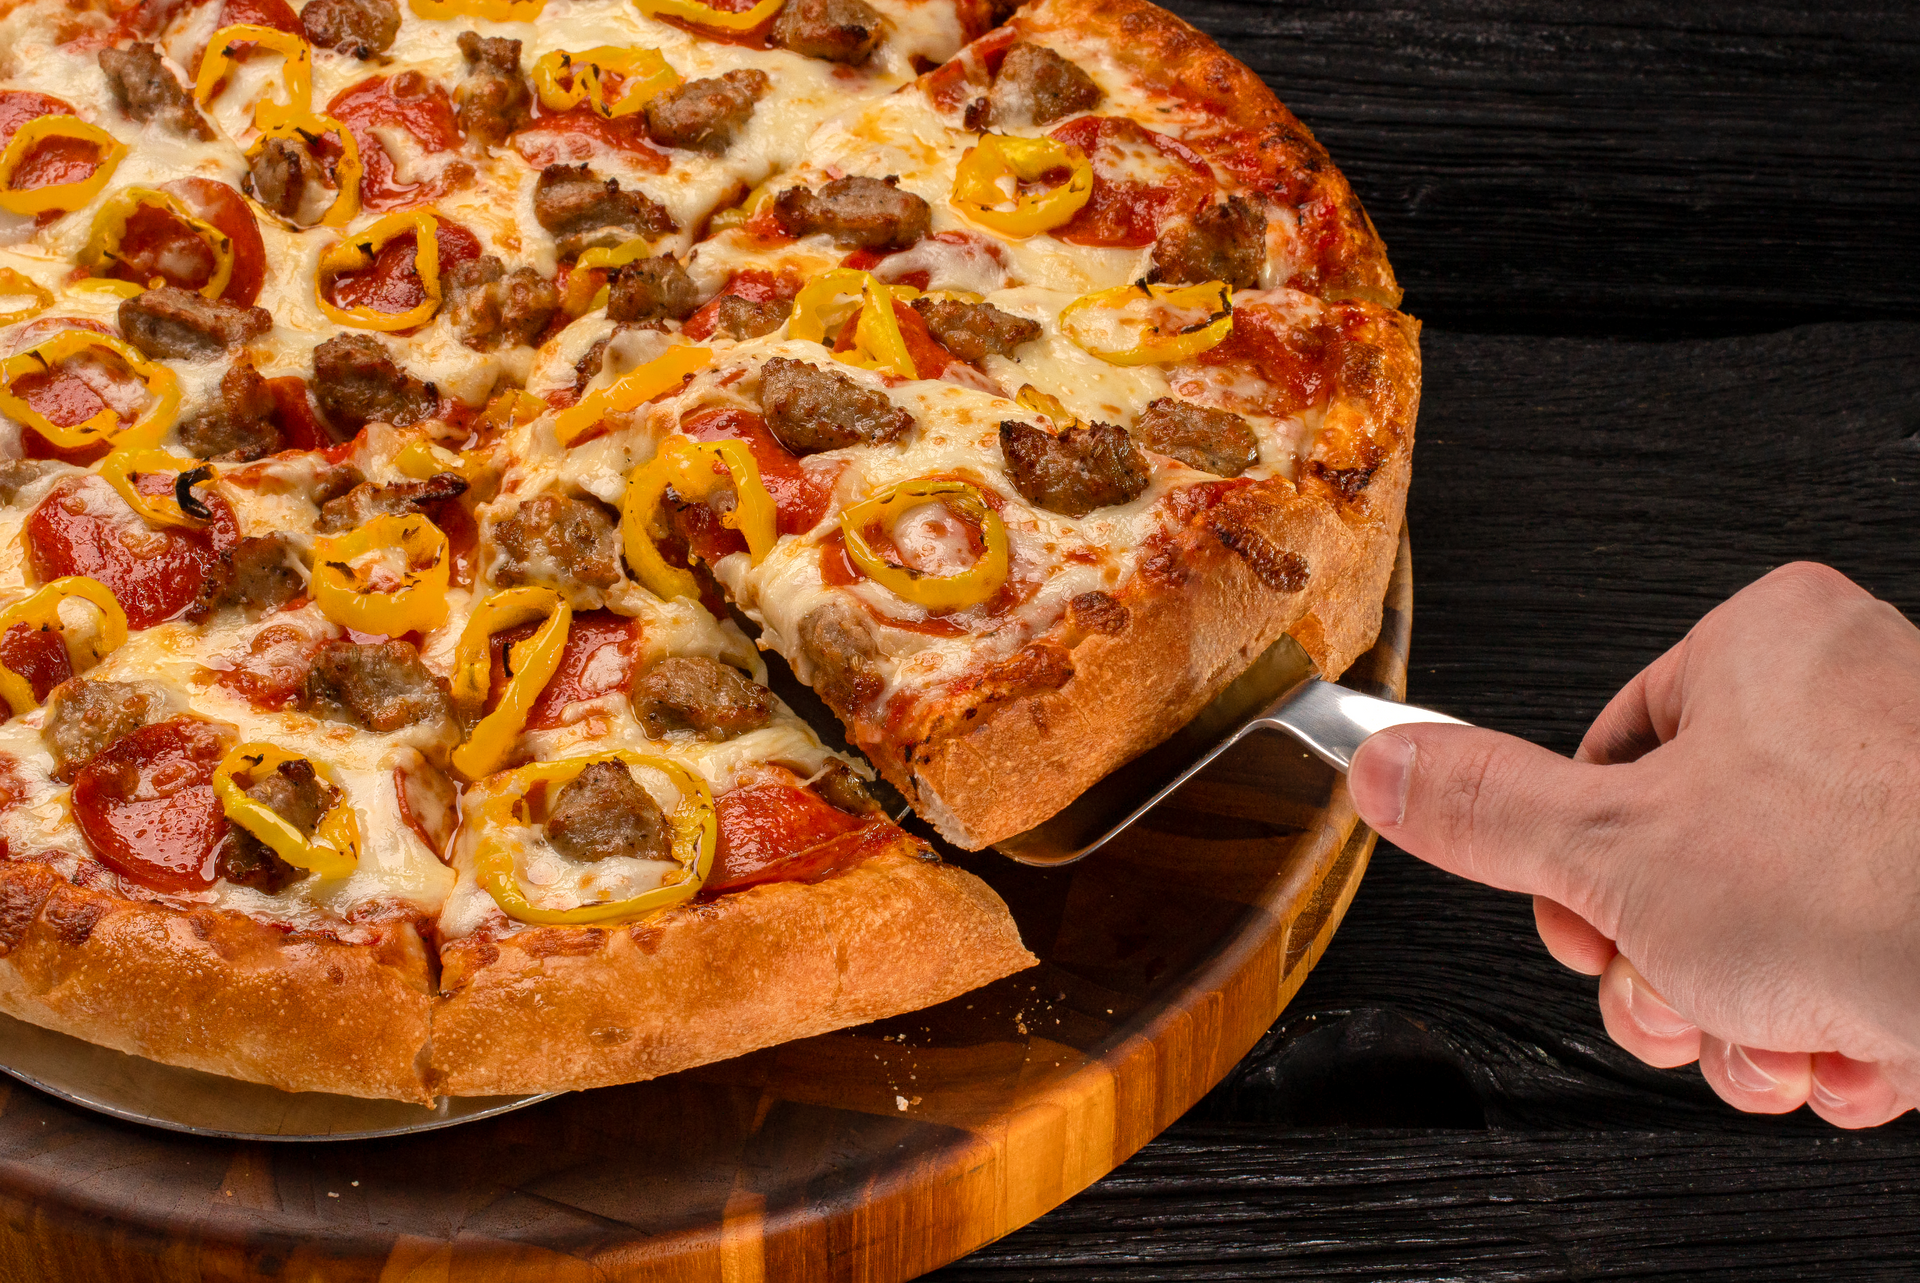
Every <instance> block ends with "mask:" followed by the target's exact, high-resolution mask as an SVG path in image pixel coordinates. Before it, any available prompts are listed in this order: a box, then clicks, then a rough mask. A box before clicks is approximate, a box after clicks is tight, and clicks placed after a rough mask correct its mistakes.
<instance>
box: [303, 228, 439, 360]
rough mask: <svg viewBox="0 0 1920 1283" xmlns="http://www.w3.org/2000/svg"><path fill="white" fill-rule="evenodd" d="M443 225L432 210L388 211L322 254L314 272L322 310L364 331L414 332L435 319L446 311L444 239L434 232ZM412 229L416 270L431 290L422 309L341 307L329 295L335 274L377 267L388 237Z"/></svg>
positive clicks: (426, 289)
mask: <svg viewBox="0 0 1920 1283" xmlns="http://www.w3.org/2000/svg"><path fill="white" fill-rule="evenodd" d="M439 226H440V220H439V219H437V218H435V217H434V216H433V213H432V212H431V211H430V210H424V209H405V210H401V211H400V212H398V213H395V214H388V215H387V216H386V217H385V218H382V219H380V220H379V221H378V222H376V223H374V224H373V225H372V226H370V227H365V228H362V229H361V230H360V231H358V232H356V233H354V234H353V235H352V236H349V237H348V238H347V239H346V240H343V241H340V242H338V243H336V244H334V245H332V246H329V247H328V248H327V250H326V251H325V252H324V253H322V254H321V255H320V266H319V268H318V270H317V271H316V272H315V274H314V289H315V291H316V292H317V297H318V299H319V303H320V310H321V311H322V312H324V313H325V314H326V315H327V318H328V319H329V320H332V321H334V322H336V323H338V324H340V325H352V326H356V327H358V328H360V329H363V330H410V329H412V328H413V327H414V326H416V325H425V324H426V323H427V322H428V321H431V320H432V319H433V314H434V313H435V312H437V311H439V310H440V297H441V296H440V240H439V238H438V237H437V236H435V235H434V233H435V231H436V229H438V228H439ZM408 232H412V233H413V270H414V274H415V275H417V276H418V277H419V278H420V288H421V289H422V290H424V291H425V292H426V298H425V299H423V300H421V302H420V305H419V306H418V307H412V308H408V309H407V310H406V311H404V312H382V311H379V310H378V309H376V308H371V307H366V306H364V305H358V306H354V307H340V306H339V305H337V304H335V303H334V302H333V301H332V300H331V299H329V298H328V297H327V288H328V286H329V285H331V284H332V280H333V278H334V277H335V276H339V275H341V274H343V273H346V272H361V271H365V270H366V269H367V268H369V267H372V266H373V261H374V259H375V258H377V257H378V256H379V253H380V251H381V249H382V248H383V247H384V246H385V245H386V243H387V242H388V241H391V240H394V239H397V238H398V237H401V236H405V235H406V234H407V233H408Z"/></svg>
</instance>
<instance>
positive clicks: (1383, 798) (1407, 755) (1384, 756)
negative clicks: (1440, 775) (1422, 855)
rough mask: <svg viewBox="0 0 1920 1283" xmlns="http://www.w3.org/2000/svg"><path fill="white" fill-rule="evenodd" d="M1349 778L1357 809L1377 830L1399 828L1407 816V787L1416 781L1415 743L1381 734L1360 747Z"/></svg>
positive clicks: (1392, 735) (1389, 732) (1397, 736)
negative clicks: (1414, 767)
mask: <svg viewBox="0 0 1920 1283" xmlns="http://www.w3.org/2000/svg"><path fill="white" fill-rule="evenodd" d="M1354 768H1355V769H1354V770H1353V771H1352V772H1351V774H1350V775H1349V777H1348V783H1349V785H1350V786H1351V787H1352V789H1353V801H1354V805H1355V806H1357V807H1358V808H1359V809H1360V814H1361V815H1362V816H1363V817H1364V818H1365V819H1366V821H1367V822H1368V823H1369V824H1371V825H1373V827H1375V828H1385V827H1391V826H1397V825H1398V824H1399V823H1400V821H1401V820H1402V819H1404V818H1405V817H1406V814H1407V787H1408V785H1409V784H1411V783H1412V781H1413V741H1412V740H1410V739H1408V738H1407V737H1406V736H1404V735H1396V734H1395V733H1394V732H1392V731H1378V732H1376V733H1375V734H1374V735H1373V736H1372V737H1371V738H1369V739H1368V740H1367V742H1366V743H1365V744H1363V745H1361V752H1360V753H1359V755H1358V757H1357V758H1356V760H1355V763H1354Z"/></svg>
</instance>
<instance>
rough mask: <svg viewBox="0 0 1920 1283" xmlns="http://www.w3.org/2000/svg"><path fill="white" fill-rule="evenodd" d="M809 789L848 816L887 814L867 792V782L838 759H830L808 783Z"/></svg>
mask: <svg viewBox="0 0 1920 1283" xmlns="http://www.w3.org/2000/svg"><path fill="white" fill-rule="evenodd" d="M807 787H809V788H811V789H812V790H813V791H814V792H816V793H818V794H819V795H820V797H821V799H822V800H824V801H825V802H826V804H827V805H828V806H831V807H832V808H833V809H834V810H836V811H845V812H846V813H847V814H848V815H883V814H885V812H884V811H882V810H881V808H880V804H879V803H878V802H876V801H874V800H873V794H871V793H869V792H867V786H866V784H865V782H863V781H862V780H861V778H860V777H859V776H858V775H855V774H854V773H853V768H852V767H850V766H848V765H847V764H846V763H845V762H843V761H841V760H840V759H839V758H837V757H836V758H831V759H829V760H828V762H827V764H826V765H825V766H823V767H821V768H820V773H819V774H818V775H816V776H814V777H813V779H811V780H809V781H808V783H807Z"/></svg>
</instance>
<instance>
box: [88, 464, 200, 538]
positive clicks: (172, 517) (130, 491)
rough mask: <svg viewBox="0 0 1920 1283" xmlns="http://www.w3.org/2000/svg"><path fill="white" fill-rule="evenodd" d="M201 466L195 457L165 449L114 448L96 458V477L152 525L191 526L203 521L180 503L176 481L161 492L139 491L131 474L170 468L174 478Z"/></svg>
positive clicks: (169, 470)
mask: <svg viewBox="0 0 1920 1283" xmlns="http://www.w3.org/2000/svg"><path fill="white" fill-rule="evenodd" d="M201 466H203V465H201V464H200V463H199V462H198V461H197V460H194V459H182V458H181V457H180V456H178V455H175V454H169V453H167V452H166V451H165V450H115V451H114V452H113V453H112V454H110V455H108V456H107V457H106V458H104V459H102V460H101V461H100V479H101V480H102V481H105V482H106V483H107V484H108V485H110V486H112V487H113V488H114V489H115V490H118V491H119V492H120V497H121V498H122V499H124V500H125V501H126V504H127V507H129V508H132V509H133V510H134V511H135V512H137V513H139V514H140V516H141V518H142V519H143V520H145V521H147V522H150V523H151V524H153V525H156V526H186V527H188V528H190V529H191V528H198V527H200V526H203V525H205V524H206V522H205V520H203V519H202V518H199V517H196V516H194V515H192V514H191V513H189V512H187V511H186V510H185V509H183V508H182V507H181V506H180V500H179V498H178V497H177V496H178V489H179V487H178V486H177V485H176V486H175V487H174V488H173V489H172V490H169V491H168V492H167V493H166V494H164V495H151V494H142V493H141V492H140V488H139V487H138V486H136V485H134V478H135V477H137V476H138V475H139V474H140V473H143V472H171V473H173V474H174V475H175V477H176V478H177V477H178V476H179V475H180V474H182V473H186V472H192V471H194V470H195V469H197V468H200V467H201Z"/></svg>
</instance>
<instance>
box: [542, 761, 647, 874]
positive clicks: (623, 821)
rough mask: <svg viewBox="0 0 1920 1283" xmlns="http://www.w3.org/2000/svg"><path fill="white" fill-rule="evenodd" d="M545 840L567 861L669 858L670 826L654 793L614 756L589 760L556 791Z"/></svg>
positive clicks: (591, 861) (550, 808)
mask: <svg viewBox="0 0 1920 1283" xmlns="http://www.w3.org/2000/svg"><path fill="white" fill-rule="evenodd" d="M546 830H547V841H548V842H550V843H552V844H553V849H554V850H556V851H558V852H559V853H560V854H561V855H564V856H565V857H567V859H569V860H580V861H583V862H585V863H588V864H596V863H598V862H599V861H601V860H605V859H610V858H625V859H630V860H670V859H672V858H673V830H672V828H671V826H670V825H669V824H668V823H667V814H666V812H665V811H662V810H661V809H660V804H659V803H658V802H656V801H654V800H653V795H652V794H651V793H649V792H647V791H646V790H645V789H643V788H641V787H640V785H639V784H638V783H636V782H635V781H634V778H633V772H632V771H630V770H628V769H627V767H626V764H625V763H623V762H618V761H611V762H593V763H590V764H589V765H588V766H587V767H586V768H585V769H584V770H582V771H581V772H580V774H579V775H577V776H575V777H574V778H573V779H572V780H570V781H569V782H568V783H567V784H565V785H564V786H563V787H562V788H561V789H560V791H559V792H558V793H557V794H555V795H554V799H553V801H552V803H551V804H550V805H549V806H548V808H547V824H546Z"/></svg>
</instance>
